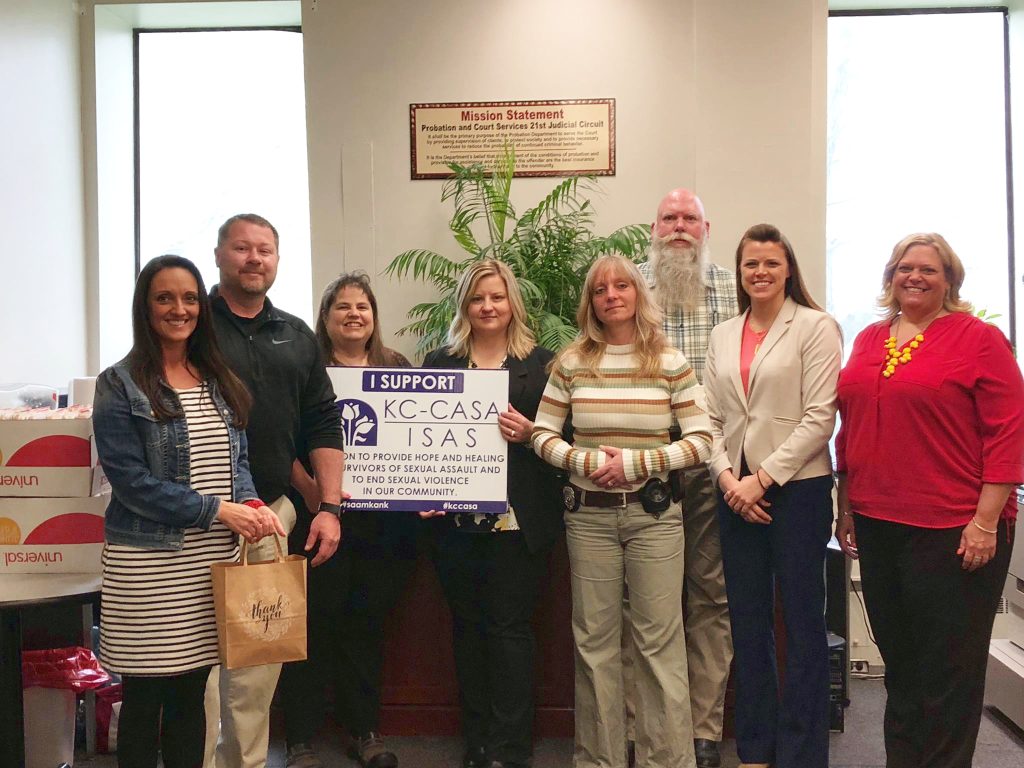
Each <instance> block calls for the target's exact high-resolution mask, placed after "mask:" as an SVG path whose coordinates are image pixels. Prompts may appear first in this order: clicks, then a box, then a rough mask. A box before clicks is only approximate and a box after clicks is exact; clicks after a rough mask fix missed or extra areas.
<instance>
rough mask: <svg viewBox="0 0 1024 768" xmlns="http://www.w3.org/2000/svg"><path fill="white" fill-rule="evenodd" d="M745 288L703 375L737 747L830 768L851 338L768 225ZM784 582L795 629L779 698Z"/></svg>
mask: <svg viewBox="0 0 1024 768" xmlns="http://www.w3.org/2000/svg"><path fill="white" fill-rule="evenodd" d="M736 284H737V287H738V293H739V300H740V309H741V310H742V311H741V314H740V315H739V316H738V317H735V318H733V319H732V320H729V321H727V322H725V323H721V324H720V325H718V326H716V327H715V329H714V331H712V333H711V339H710V342H709V347H708V357H707V370H706V372H705V374H704V384H705V388H706V389H707V396H708V408H709V411H710V416H711V426H712V429H711V433H712V437H713V440H714V444H713V446H712V450H711V461H710V468H711V477H712V478H713V479H714V480H715V482H716V484H717V486H718V487H719V489H720V490H721V494H720V497H719V513H718V514H719V524H720V526H721V539H722V557H723V560H724V565H725V583H726V590H727V592H728V595H729V616H730V621H731V623H732V635H733V645H734V649H735V655H734V658H735V672H736V749H737V752H738V754H739V756H740V759H741V760H742V761H743V763H742V765H744V766H768V765H773V766H776V768H795V767H797V766H799V768H825V766H827V765H828V645H827V641H826V633H825V616H824V614H825V581H824V565H825V548H826V545H827V544H828V540H829V538H830V537H831V534H832V460H831V457H830V455H829V447H828V441H829V438H830V437H831V436H832V430H833V428H834V427H835V416H836V380H837V379H838V376H839V365H840V361H841V358H842V338H841V336H840V332H839V327H838V326H837V325H836V322H835V320H833V319H832V317H831V316H829V315H827V314H826V313H825V312H823V311H822V310H821V309H820V308H819V307H818V306H817V305H816V304H815V303H814V301H813V299H811V297H810V296H809V295H808V293H807V289H806V288H805V287H804V285H803V281H802V279H801V278H800V271H799V268H798V266H797V262H796V257H795V256H794V254H793V248H792V246H791V245H790V244H789V241H788V240H787V239H786V238H785V237H784V236H783V235H782V233H781V232H779V230H778V229H776V228H775V227H773V226H771V225H769V224H759V225H757V226H754V227H751V228H750V229H748V230H747V231H746V233H745V234H744V235H743V238H742V239H741V240H740V244H739V246H738V247H737V249H736ZM776 584H777V585H778V587H779V591H780V593H781V596H782V603H783V606H782V608H783V617H784V619H785V626H786V668H785V683H784V685H783V686H782V693H781V697H780V695H779V684H778V671H777V670H776V666H775V635H774V632H773V629H772V627H773V625H774V619H773V615H774V604H775V586H776Z"/></svg>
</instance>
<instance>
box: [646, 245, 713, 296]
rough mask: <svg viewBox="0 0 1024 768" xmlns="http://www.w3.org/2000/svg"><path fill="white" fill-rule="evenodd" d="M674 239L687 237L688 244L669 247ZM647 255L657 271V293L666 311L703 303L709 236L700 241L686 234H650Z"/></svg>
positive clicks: (655, 294) (652, 268) (655, 286)
mask: <svg viewBox="0 0 1024 768" xmlns="http://www.w3.org/2000/svg"><path fill="white" fill-rule="evenodd" d="M673 240H685V241H686V242H687V243H689V247H688V248H680V247H677V246H670V245H669V243H671V242H672V241H673ZM648 258H649V260H650V262H651V270H652V272H653V273H654V296H655V298H656V299H657V300H658V303H659V304H660V305H661V308H662V309H663V310H670V309H682V310H684V311H686V312H692V311H693V310H695V309H697V308H698V307H699V306H700V304H701V302H702V301H703V299H704V288H705V285H704V271H705V267H706V266H707V263H708V243H707V240H706V239H705V240H701V241H697V240H695V239H694V238H693V237H691V236H690V235H687V234H685V233H684V234H682V235H669V236H668V237H657V236H655V235H651V249H650V254H649V257H648Z"/></svg>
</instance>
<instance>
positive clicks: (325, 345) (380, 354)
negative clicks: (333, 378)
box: [316, 272, 395, 367]
mask: <svg viewBox="0 0 1024 768" xmlns="http://www.w3.org/2000/svg"><path fill="white" fill-rule="evenodd" d="M350 287H351V288H358V289H359V290H360V291H362V292H363V293H364V294H366V299H367V301H369V302H370V311H371V312H372V313H373V331H372V332H371V333H370V338H368V339H367V340H366V362H367V363H369V364H370V365H371V366H374V367H388V366H391V365H394V363H395V356H394V354H393V353H392V352H391V351H390V350H389V349H388V348H387V347H385V346H384V342H383V340H382V339H381V333H380V314H379V313H378V312H377V297H376V296H375V295H374V293H373V288H371V287H370V277H369V276H368V275H367V274H366V273H365V272H343V273H342V274H340V275H338V276H337V277H336V278H334V279H333V280H331V282H329V283H328V284H327V287H326V288H324V293H323V295H322V296H321V297H320V311H319V312H317V315H316V339H317V341H318V342H319V343H320V353H321V354H322V355H323V358H324V363H326V364H327V365H332V364H333V363H334V362H335V360H334V344H333V342H332V341H331V337H330V335H329V334H328V333H327V316H328V315H329V314H330V312H331V307H332V306H333V305H334V302H335V301H337V299H338V294H339V293H341V291H342V290H343V289H345V288H350Z"/></svg>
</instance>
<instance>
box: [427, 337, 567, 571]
mask: <svg viewBox="0 0 1024 768" xmlns="http://www.w3.org/2000/svg"><path fill="white" fill-rule="evenodd" d="M552 357H554V354H553V353H552V352H551V350H548V349H545V348H544V347H534V348H533V351H532V352H530V354H529V355H527V356H526V359H525V360H520V359H518V358H515V357H512V356H511V355H509V357H508V361H507V363H506V367H507V368H508V401H509V402H510V403H512V405H513V407H515V409H516V410H517V411H519V412H520V413H521V414H523V415H524V416H525V417H526V418H528V419H529V420H530V421H533V420H534V419H536V418H537V406H538V405H540V398H541V395H543V394H544V387H545V386H546V385H547V383H548V374H547V370H546V366H547V364H548V363H549V362H550V361H551V358H552ZM423 367H424V368H468V367H469V358H466V357H456V356H454V355H452V354H451V352H450V351H449V349H448V347H442V348H441V349H435V350H434V351H433V352H429V353H427V356H426V357H425V358H424V360H423ZM563 482H565V480H564V473H560V472H559V471H558V470H556V469H555V468H554V467H552V466H551V465H550V464H547V463H546V462H544V461H542V460H541V458H540V457H539V456H537V454H536V453H534V452H533V449H532V448H531V447H530V443H529V442H526V443H509V445H508V500H509V503H510V504H511V505H512V508H513V509H514V510H515V513H516V520H517V521H518V522H519V527H520V529H522V531H523V535H524V537H525V538H526V545H527V546H528V547H529V548H530V551H532V552H538V551H540V550H543V549H545V548H547V547H550V546H551V545H552V544H553V543H554V541H555V540H556V539H557V538H558V534H559V532H560V531H561V529H562V509H563V508H562V493H561V487H562V484H563ZM491 535H495V536H500V535H501V534H500V533H498V534H491Z"/></svg>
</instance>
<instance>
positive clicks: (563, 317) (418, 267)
mask: <svg viewBox="0 0 1024 768" xmlns="http://www.w3.org/2000/svg"><path fill="white" fill-rule="evenodd" d="M448 167H449V168H450V169H451V171H452V174H453V176H452V177H451V178H450V179H448V180H447V181H446V182H445V184H444V187H443V188H442V192H441V202H447V201H449V200H451V201H452V203H453V205H454V211H453V212H452V216H451V219H450V220H449V222H448V227H449V229H450V230H451V232H452V235H453V236H454V238H455V242H456V243H457V244H458V245H459V246H460V247H461V248H462V250H463V251H464V252H465V255H464V256H462V257H461V258H449V257H448V256H445V255H442V254H440V253H437V252H435V251H429V250H423V249H413V250H408V251H405V252H403V253H400V254H398V256H396V257H395V258H394V259H393V260H392V261H391V263H390V264H389V265H388V266H387V268H386V269H385V273H386V274H388V275H390V276H392V277H396V278H398V279H403V278H406V277H409V276H412V277H413V278H414V279H416V280H422V281H424V282H427V283H429V284H431V285H433V287H434V288H435V289H436V291H437V299H436V300H434V301H428V302H423V303H420V304H417V305H416V306H414V307H413V308H412V309H410V310H409V313H408V316H409V319H410V321H411V322H410V323H409V324H408V325H406V326H404V327H403V328H401V329H399V331H398V334H399V335H404V334H407V333H411V334H413V335H415V336H418V337H419V341H418V343H417V352H419V353H420V354H422V353H423V352H424V351H426V350H429V349H432V348H434V347H438V346H440V345H441V344H443V342H444V340H445V335H446V334H447V331H448V325H449V323H451V320H452V316H453V315H454V312H455V306H454V300H455V296H454V295H455V287H456V285H457V283H458V279H459V275H460V274H461V273H462V270H463V269H464V268H465V267H466V266H467V264H469V263H471V262H473V261H475V260H477V259H484V258H492V259H500V260H501V261H504V262H505V263H506V264H508V265H509V268H510V269H511V270H512V273H513V274H514V275H515V276H516V280H517V282H518V283H519V288H520V290H521V291H522V293H523V298H524V300H525V302H526V308H527V313H528V315H529V320H528V322H529V325H530V327H531V328H532V329H533V331H534V333H535V334H536V336H537V340H538V342H539V343H540V344H541V345H542V346H545V347H548V348H549V349H552V350H556V351H557V350H559V349H561V348H562V347H564V346H565V345H566V344H568V343H569V342H570V341H571V340H572V339H573V338H574V337H575V336H576V319H575V315H576V307H577V306H578V305H579V300H580V289H581V288H582V286H583V280H584V277H585V276H586V272H587V269H588V268H589V266H590V264H591V263H592V262H593V260H594V259H595V258H596V257H597V256H599V255H600V254H602V253H609V252H615V253H621V254H623V255H624V256H626V257H627V258H630V259H633V260H634V261H635V260H638V259H640V258H641V257H642V256H643V254H644V252H645V249H646V246H647V244H648V242H649V237H650V231H649V229H648V227H647V226H645V225H642V224H631V225H628V226H625V227H622V228H620V229H617V230H616V231H614V232H613V233H611V234H610V235H607V236H604V237H601V236H598V235H595V234H594V232H593V231H592V226H593V220H594V209H593V206H592V205H591V203H590V200H589V198H588V197H587V196H586V195H587V193H588V192H589V191H590V190H592V189H594V188H595V185H596V182H595V181H594V179H593V178H591V177H586V176H573V177H569V178H566V179H563V180H562V181H560V182H559V183H558V184H557V185H556V186H555V188H554V189H553V190H551V192H550V193H549V194H548V195H547V196H545V197H544V198H543V199H542V200H540V201H539V202H538V203H537V204H536V205H534V206H533V207H532V208H529V209H528V210H526V211H524V212H523V213H522V214H521V215H517V214H516V210H515V208H514V207H513V206H512V202H511V200H510V195H511V191H512V178H513V175H514V171H515V150H514V148H513V147H510V146H507V147H506V148H505V152H504V154H503V156H502V157H500V158H499V160H498V162H497V164H496V166H495V167H494V168H493V169H489V168H487V167H485V166H484V165H482V164H480V163H474V164H472V165H465V166H463V165H459V164H457V163H452V164H450V165H449V166H448Z"/></svg>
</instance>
